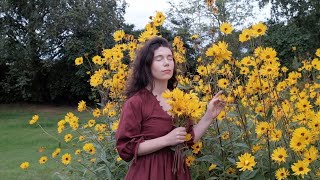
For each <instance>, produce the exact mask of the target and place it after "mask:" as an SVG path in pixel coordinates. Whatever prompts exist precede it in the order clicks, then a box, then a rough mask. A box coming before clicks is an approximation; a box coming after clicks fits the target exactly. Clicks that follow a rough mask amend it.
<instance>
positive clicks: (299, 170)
mask: <svg viewBox="0 0 320 180" xmlns="http://www.w3.org/2000/svg"><path fill="white" fill-rule="evenodd" d="M308 166H309V163H308V162H307V161H301V160H299V161H298V162H296V163H294V164H293V165H291V169H292V171H293V172H294V173H293V175H295V176H299V175H301V176H302V178H304V175H306V174H308V172H309V171H310V169H309V168H308Z"/></svg>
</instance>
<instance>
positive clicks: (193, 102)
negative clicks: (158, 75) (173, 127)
mask: <svg viewBox="0 0 320 180" xmlns="http://www.w3.org/2000/svg"><path fill="white" fill-rule="evenodd" d="M162 97H163V98H165V99H167V100H166V102H167V103H168V104H169V105H170V106H171V109H170V110H169V112H170V113H171V114H172V115H174V116H175V117H177V118H178V121H180V120H181V121H182V122H180V123H179V124H178V126H179V125H180V126H186V123H187V122H186V120H187V119H188V118H190V119H192V120H195V121H196V120H198V119H200V118H201V116H202V115H203V113H204V111H205V108H206V103H205V102H201V101H200V100H199V98H198V96H197V94H196V93H193V92H190V93H185V92H183V91H182V90H180V89H178V88H175V89H173V90H172V91H169V90H167V91H165V92H164V93H163V94H162ZM178 126H177V127H178Z"/></svg>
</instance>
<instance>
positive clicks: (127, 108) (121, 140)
mask: <svg viewBox="0 0 320 180" xmlns="http://www.w3.org/2000/svg"><path fill="white" fill-rule="evenodd" d="M141 107H142V100H141V99H140V98H139V97H136V96H133V97H131V98H130V99H128V100H127V101H126V102H125V103H124V105H123V107H122V112H121V116H120V123H119V128H118V130H117V132H116V140H117V143H116V147H117V150H118V153H119V156H120V157H121V158H122V159H123V160H125V161H127V162H129V161H131V160H132V159H134V160H136V159H137V153H138V148H139V144H140V143H141V142H143V141H144V137H143V134H141V127H142V125H141V123H142V120H143V116H142V108H141Z"/></svg>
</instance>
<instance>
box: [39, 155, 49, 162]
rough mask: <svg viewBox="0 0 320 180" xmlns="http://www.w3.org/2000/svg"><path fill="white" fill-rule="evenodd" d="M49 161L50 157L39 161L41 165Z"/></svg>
mask: <svg viewBox="0 0 320 180" xmlns="http://www.w3.org/2000/svg"><path fill="white" fill-rule="evenodd" d="M47 161H48V157H47V156H42V157H41V158H40V159H39V164H44V163H46V162H47Z"/></svg>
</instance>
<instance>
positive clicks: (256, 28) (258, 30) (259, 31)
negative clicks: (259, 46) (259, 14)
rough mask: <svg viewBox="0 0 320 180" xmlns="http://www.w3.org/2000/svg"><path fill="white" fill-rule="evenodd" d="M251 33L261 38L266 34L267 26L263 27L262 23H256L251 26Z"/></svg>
mask: <svg viewBox="0 0 320 180" xmlns="http://www.w3.org/2000/svg"><path fill="white" fill-rule="evenodd" d="M252 31H253V32H254V35H256V36H262V35H264V34H265V33H266V31H267V26H266V25H264V24H263V23H261V22H260V23H258V24H254V25H252Z"/></svg>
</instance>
